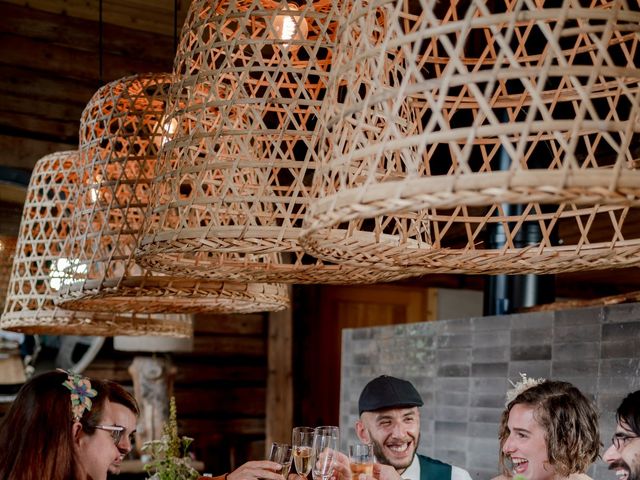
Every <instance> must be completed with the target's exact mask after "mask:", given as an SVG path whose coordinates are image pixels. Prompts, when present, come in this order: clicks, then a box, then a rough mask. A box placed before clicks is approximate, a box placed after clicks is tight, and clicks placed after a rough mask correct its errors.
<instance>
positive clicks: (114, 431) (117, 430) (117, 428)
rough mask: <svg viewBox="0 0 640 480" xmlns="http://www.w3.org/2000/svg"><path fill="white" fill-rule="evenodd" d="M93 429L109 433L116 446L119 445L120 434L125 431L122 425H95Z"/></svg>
mask: <svg viewBox="0 0 640 480" xmlns="http://www.w3.org/2000/svg"><path fill="white" fill-rule="evenodd" d="M94 428H98V429H100V430H106V431H107V432H109V433H110V434H111V438H112V439H113V443H115V444H116V446H117V445H118V444H119V443H120V440H122V434H123V433H124V431H125V430H126V428H125V427H123V426H122V425H96V426H95V427H94Z"/></svg>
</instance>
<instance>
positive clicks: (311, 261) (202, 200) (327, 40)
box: [138, 0, 408, 283]
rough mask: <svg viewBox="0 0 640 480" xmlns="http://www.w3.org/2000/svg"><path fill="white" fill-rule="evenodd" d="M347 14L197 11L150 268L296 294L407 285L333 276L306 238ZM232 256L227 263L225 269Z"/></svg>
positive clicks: (223, 6)
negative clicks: (273, 285) (292, 286)
mask: <svg viewBox="0 0 640 480" xmlns="http://www.w3.org/2000/svg"><path fill="white" fill-rule="evenodd" d="M337 5H338V2H333V1H330V0H320V1H314V0H302V1H301V2H298V3H297V4H296V3H292V2H290V3H287V2H284V1H281V2H276V1H271V0H240V1H232V0H217V1H213V2H212V1H210V0H195V1H194V2H192V4H191V7H190V10H189V13H188V14H187V19H186V23H185V26H184V28H183V31H182V37H181V41H180V44H179V47H178V53H177V56H176V60H175V62H174V75H175V83H174V84H173V85H172V87H171V95H170V106H169V108H168V111H167V119H168V123H169V124H170V125H171V126H172V133H171V134H170V135H168V141H167V142H166V143H165V144H164V146H163V148H162V151H161V155H160V162H159V165H158V172H157V176H156V179H155V181H154V183H153V185H152V201H151V205H152V206H153V208H152V214H153V215H154V216H155V218H154V219H153V221H152V222H149V225H148V226H147V227H146V228H145V235H144V236H143V239H142V242H141V246H140V249H139V254H138V257H139V258H138V261H139V262H140V263H141V264H143V265H145V266H148V267H150V268H152V269H154V270H158V271H161V272H164V273H169V274H171V273H175V272H178V273H179V274H181V275H193V276H198V277H204V278H217V279H220V278H233V279H236V280H242V281H248V280H250V279H252V280H253V281H256V280H260V281H269V280H271V281H275V280H278V281H283V282H295V283H309V282H311V283H356V282H376V281H384V280H392V279H395V278H399V277H402V276H407V275H408V272H407V271H406V270H404V269H396V270H395V271H391V269H388V271H382V270H378V269H374V268H365V269H363V268H350V267H344V266H338V265H335V264H327V263H325V262H321V261H318V260H317V259H315V258H309V257H308V256H305V254H304V251H303V249H302V247H301V246H300V244H299V242H298V238H299V236H300V233H301V231H302V220H303V217H304V212H305V210H306V207H307V204H308V202H309V199H310V187H311V180H312V177H313V172H314V170H315V168H316V165H317V164H318V158H317V155H316V148H315V147H316V141H317V136H318V131H319V124H318V117H319V115H320V109H321V107H322V104H323V100H324V95H325V91H326V85H327V81H328V75H329V67H330V64H331V62H332V59H333V53H332V51H333V48H334V45H335V40H336V31H337V28H338V25H339V21H340V18H339V17H338V16H337V12H338V9H337ZM221 254H223V256H222V257H221Z"/></svg>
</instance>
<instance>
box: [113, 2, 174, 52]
mask: <svg viewBox="0 0 640 480" xmlns="http://www.w3.org/2000/svg"><path fill="white" fill-rule="evenodd" d="M100 1H102V0H100ZM177 50H178V0H173V53H174V54H175V53H176V51H177Z"/></svg>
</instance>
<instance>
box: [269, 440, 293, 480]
mask: <svg viewBox="0 0 640 480" xmlns="http://www.w3.org/2000/svg"><path fill="white" fill-rule="evenodd" d="M291 452H292V449H291V445H288V444H286V443H276V442H273V443H272V444H271V451H270V453H269V460H271V461H272V462H276V463H279V464H280V466H282V470H280V473H281V474H282V476H283V477H284V478H285V480H286V478H287V477H288V476H289V470H290V469H291Z"/></svg>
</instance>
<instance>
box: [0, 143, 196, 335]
mask: <svg viewBox="0 0 640 480" xmlns="http://www.w3.org/2000/svg"><path fill="white" fill-rule="evenodd" d="M77 162H78V152H77V150H76V151H67V152H58V153H53V154H50V155H47V156H45V157H43V158H41V159H40V160H39V161H38V162H37V163H36V165H35V167H34V169H33V172H32V174H31V180H30V183H29V188H28V191H27V198H26V201H25V205H24V209H23V214H22V221H21V224H20V232H19V237H18V241H17V246H16V253H15V257H14V261H13V267H12V269H11V277H10V281H9V288H8V291H7V292H8V293H7V299H6V304H5V308H4V313H3V314H2V317H1V318H0V329H3V330H15V331H19V332H23V333H28V334H46V335H98V336H107V335H150V334H152V335H161V336H174V337H185V338H186V337H189V336H192V335H193V325H192V321H191V318H190V317H189V316H187V315H145V314H131V315H114V314H107V313H91V312H73V311H68V310H64V309H62V308H60V307H57V306H56V305H55V304H54V299H55V298H56V297H57V294H58V289H59V288H60V285H61V283H62V282H63V279H64V273H63V268H62V265H66V264H69V263H71V262H69V261H68V259H66V258H65V257H64V256H63V253H62V250H63V244H64V241H65V239H66V238H67V236H68V234H69V226H70V225H69V223H70V220H71V213H72V211H73V209H74V206H75V200H76V198H77V194H76V192H75V191H74V189H75V188H76V187H75V186H76V185H77V180H76V178H75V176H76V172H75V171H74V166H75V165H76V164H77Z"/></svg>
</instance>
